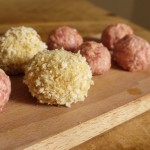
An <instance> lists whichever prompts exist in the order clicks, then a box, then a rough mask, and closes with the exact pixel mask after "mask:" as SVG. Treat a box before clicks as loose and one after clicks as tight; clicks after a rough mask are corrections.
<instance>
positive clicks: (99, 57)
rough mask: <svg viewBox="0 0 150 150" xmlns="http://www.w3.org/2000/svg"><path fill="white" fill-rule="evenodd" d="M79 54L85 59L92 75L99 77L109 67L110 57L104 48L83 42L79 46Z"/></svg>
mask: <svg viewBox="0 0 150 150" xmlns="http://www.w3.org/2000/svg"><path fill="white" fill-rule="evenodd" d="M79 49H80V53H81V55H82V56H84V57H85V58H86V61H87V62H88V64H89V65H90V67H91V70H92V73H93V75H101V74H104V73H105V72H107V71H108V70H109V69H110V67H111V55H110V53H109V51H108V49H107V48H106V47H104V46H103V44H101V43H97V42H94V41H87V42H84V43H83V44H82V45H81V46H80V48H79Z"/></svg>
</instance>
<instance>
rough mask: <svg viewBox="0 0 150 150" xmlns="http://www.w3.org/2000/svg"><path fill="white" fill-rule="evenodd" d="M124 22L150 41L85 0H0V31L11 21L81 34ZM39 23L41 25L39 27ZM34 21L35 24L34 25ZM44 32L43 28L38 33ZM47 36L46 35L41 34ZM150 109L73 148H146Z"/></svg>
mask: <svg viewBox="0 0 150 150" xmlns="http://www.w3.org/2000/svg"><path fill="white" fill-rule="evenodd" d="M114 22H124V23H127V24H129V25H131V26H132V27H133V28H134V30H135V32H136V33H137V34H139V35H141V36H143V37H144V38H145V39H147V40H149V41H150V32H148V31H146V30H145V29H143V28H140V30H139V27H138V26H137V25H134V24H133V23H131V22H130V21H127V20H124V19H122V18H119V17H116V16H114V15H113V14H112V13H109V12H107V11H105V10H103V9H101V8H100V7H98V6H95V5H94V4H92V3H91V2H90V1H86V0H76V1H73V0H64V1H61V0H55V1H52V0H42V1H41V0H26V1H20V0H7V1H0V29H1V30H0V31H1V33H3V32H5V30H6V29H7V27H8V28H9V27H10V25H11V26H13V25H20V24H24V25H29V26H34V27H35V28H36V29H37V30H40V31H41V28H42V24H47V25H48V26H49V30H50V29H52V28H54V27H56V26H59V25H71V26H73V27H76V28H77V29H78V30H79V31H80V32H81V33H82V35H84V36H86V35H90V34H97V33H100V32H101V31H102V30H103V29H104V28H105V27H106V26H107V25H108V24H111V23H114ZM39 24H41V27H40V29H39V26H38V25H39ZM36 25H37V26H36ZM45 32H47V29H45V28H42V33H40V34H41V35H44V33H45ZM43 38H44V39H46V38H47V37H44V36H43ZM149 116H150V111H149V112H146V113H144V114H142V115H141V116H139V117H136V118H135V119H132V120H130V121H129V122H127V123H124V124H123V125H120V126H118V127H116V128H114V129H112V130H110V131H109V132H107V133H105V134H103V135H100V136H98V137H95V138H93V139H91V140H89V141H87V142H85V143H83V144H82V145H80V146H77V147H75V148H73V150H96V149H97V150H99V149H101V150H107V149H108V150H110V149H112V150H116V149H119V150H133V149H134V150H149V149H150V117H149Z"/></svg>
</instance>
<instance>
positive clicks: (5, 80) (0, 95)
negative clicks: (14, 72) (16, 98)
mask: <svg viewBox="0 0 150 150" xmlns="http://www.w3.org/2000/svg"><path fill="white" fill-rule="evenodd" d="M10 92H11V82H10V79H9V76H7V75H6V74H5V72H4V71H3V70H2V69H0V112H1V111H2V109H3V107H4V105H5V104H6V103H7V101H8V100H9V96H10Z"/></svg>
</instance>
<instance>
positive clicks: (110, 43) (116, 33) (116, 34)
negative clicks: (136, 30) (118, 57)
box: [101, 23, 133, 50]
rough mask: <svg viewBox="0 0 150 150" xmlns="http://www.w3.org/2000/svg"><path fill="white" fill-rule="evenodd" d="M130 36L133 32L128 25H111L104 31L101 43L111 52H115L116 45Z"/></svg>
mask: <svg viewBox="0 0 150 150" xmlns="http://www.w3.org/2000/svg"><path fill="white" fill-rule="evenodd" d="M128 34H133V30H132V28H131V27H130V26H128V25H126V24H120V23H119V24H113V25H109V26H108V27H107V28H106V29H104V31H103V33H102V37H101V41H102V43H103V44H104V45H105V46H106V47H107V48H108V49H109V50H113V49H114V44H115V43H117V42H118V41H119V40H120V39H122V38H123V37H125V36H126V35H128Z"/></svg>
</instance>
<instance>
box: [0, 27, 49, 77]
mask: <svg viewBox="0 0 150 150" xmlns="http://www.w3.org/2000/svg"><path fill="white" fill-rule="evenodd" d="M46 48H47V46H46V44H45V43H43V42H42V41H41V39H40V36H39V35H38V34H37V32H36V31H35V30H34V29H32V28H29V27H23V26H21V27H15V28H11V29H9V30H8V31H7V32H6V33H5V35H4V36H2V37H0V67H1V68H2V69H3V70H4V71H5V72H6V73H8V74H18V73H23V72H24V71H23V67H24V65H25V64H26V63H27V62H28V61H29V60H30V59H31V58H33V56H34V55H35V54H37V53H38V52H40V51H43V50H44V49H46Z"/></svg>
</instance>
